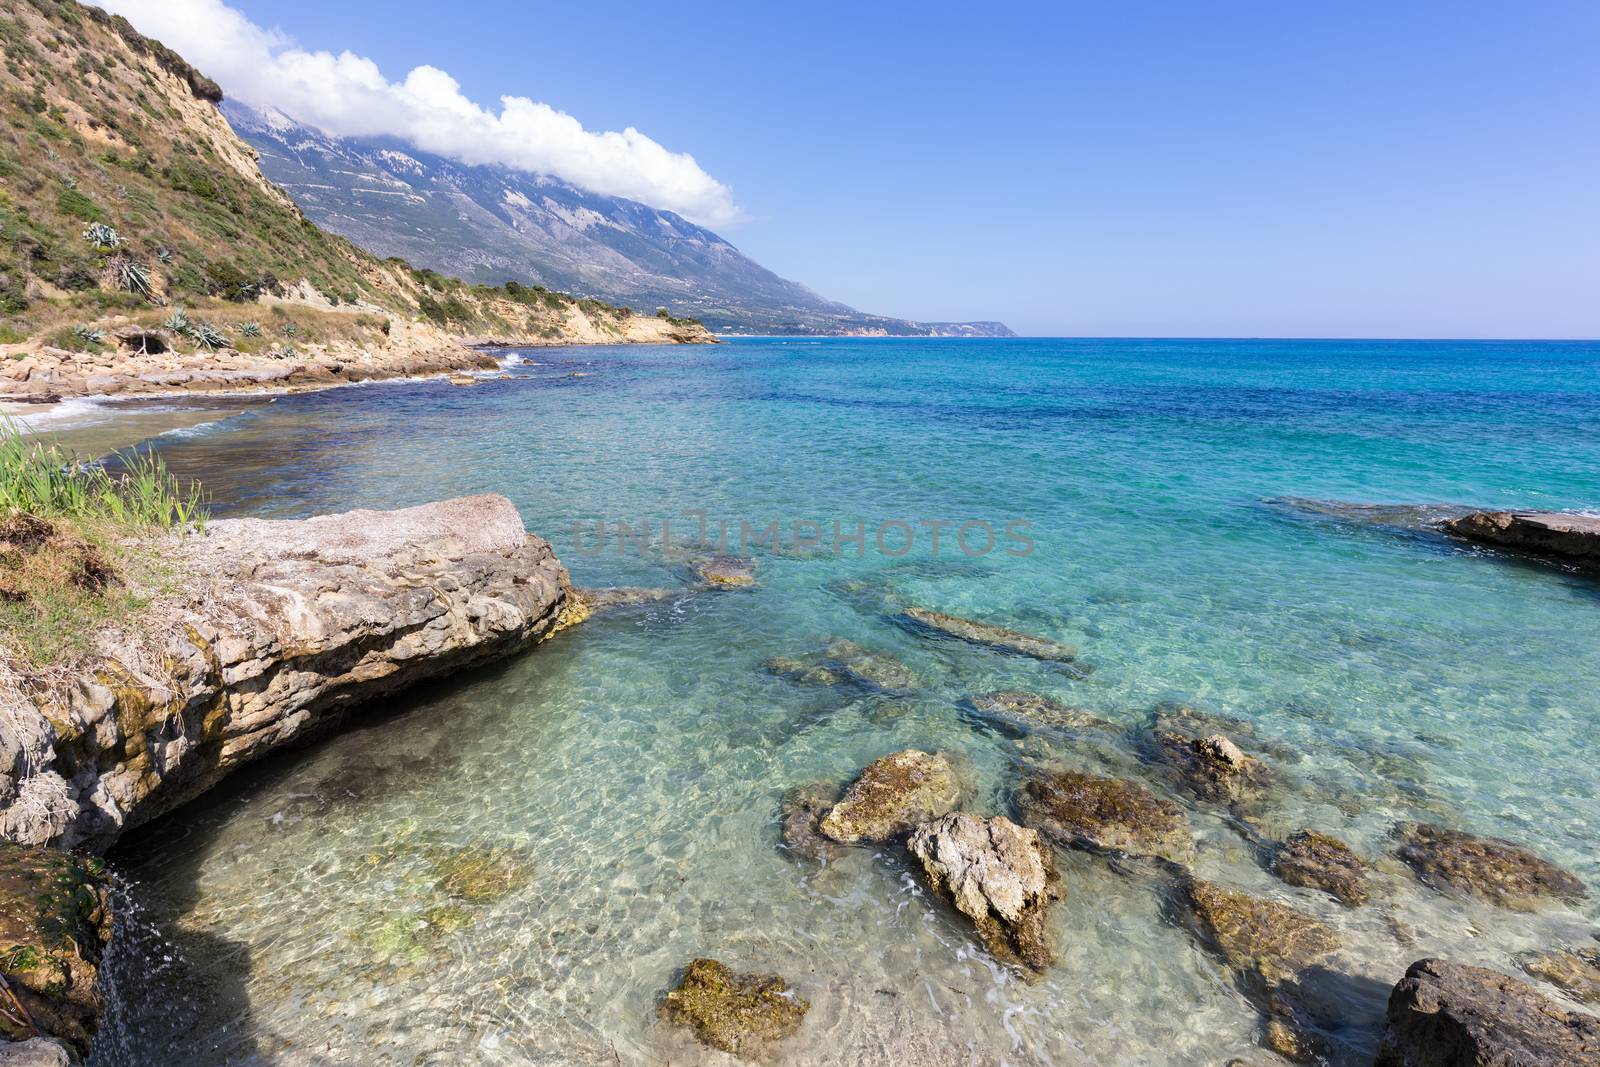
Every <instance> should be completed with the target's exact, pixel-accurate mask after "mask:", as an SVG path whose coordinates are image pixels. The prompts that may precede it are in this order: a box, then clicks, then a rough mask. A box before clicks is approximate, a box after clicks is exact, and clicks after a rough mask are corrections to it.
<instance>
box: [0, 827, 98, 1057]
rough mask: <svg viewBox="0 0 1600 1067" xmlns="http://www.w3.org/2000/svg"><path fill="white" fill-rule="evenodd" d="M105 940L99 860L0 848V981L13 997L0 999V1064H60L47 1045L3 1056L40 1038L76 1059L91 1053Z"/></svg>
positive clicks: (18, 847) (8, 846)
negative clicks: (56, 1043)
mask: <svg viewBox="0 0 1600 1067" xmlns="http://www.w3.org/2000/svg"><path fill="white" fill-rule="evenodd" d="M110 936H111V912H110V908H109V906H108V904H107V883H106V880H105V876H104V874H103V872H102V870H101V868H100V865H99V863H98V862H97V861H95V860H92V859H85V858H83V857H80V856H72V855H68V854H67V853H65V852H60V851H57V850H54V849H40V848H27V847H24V846H21V845H12V844H0V974H3V975H4V978H5V988H6V989H8V990H9V991H10V996H7V995H5V994H4V993H0V1063H3V1062H5V1058H4V1057H5V1056H7V1055H10V1056H11V1057H12V1058H13V1059H14V1061H15V1062H19V1063H26V1062H30V1061H29V1060H28V1059H26V1058H25V1056H32V1057H34V1059H35V1060H36V1061H37V1062H40V1063H50V1062H52V1059H51V1057H54V1059H55V1060H56V1061H59V1060H60V1055H59V1054H58V1053H56V1052H54V1051H52V1049H51V1048H50V1045H51V1041H44V1042H40V1043H38V1044H36V1045H33V1046H31V1047H29V1048H21V1049H19V1048H17V1047H16V1046H15V1045H12V1046H9V1047H10V1050H11V1051H9V1052H8V1051H7V1048H8V1046H7V1044H6V1039H10V1040H11V1041H15V1042H19V1043H22V1042H26V1041H27V1040H28V1039H30V1038H34V1037H35V1036H42V1037H45V1038H49V1039H53V1041H59V1042H61V1044H62V1045H64V1046H65V1047H66V1048H68V1049H71V1050H72V1052H73V1054H74V1055H76V1056H83V1055H85V1054H86V1053H87V1052H88V1049H89V1042H90V1039H91V1038H92V1037H93V1036H94V1031H95V1026H96V1024H97V1022H98V1019H99V1014H100V995H99V993H98V992H97V991H96V989H95V978H96V975H97V974H98V971H99V965H100V953H101V950H102V949H103V948H104V947H105V945H106V943H107V941H108V940H109V939H110ZM11 997H15V998H16V999H15V1001H13V1000H12V999H11ZM19 1008H20V1012H19V1010H18V1009H19ZM23 1013H25V1014H23ZM30 1024H31V1025H30ZM35 1031H37V1034H36V1033H35ZM57 1047H58V1048H59V1047H60V1046H57Z"/></svg>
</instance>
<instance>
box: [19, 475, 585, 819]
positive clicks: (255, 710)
mask: <svg viewBox="0 0 1600 1067" xmlns="http://www.w3.org/2000/svg"><path fill="white" fill-rule="evenodd" d="M147 547H148V548H149V549H150V550H151V551H153V552H156V551H159V553H160V554H161V558H162V560H163V562H165V563H167V564H170V565H171V568H172V571H173V574H172V579H171V580H172V586H173V589H172V590H171V591H170V592H169V593H164V594H163V595H162V596H160V597H158V598H156V599H155V601H154V603H153V604H152V605H151V607H150V609H149V610H148V612H147V614H146V615H145V616H143V617H141V618H139V619H138V625H136V626H129V627H127V628H125V629H121V630H116V631H109V630H108V632H106V633H105V634H102V635H96V637H97V640H96V645H95V651H94V653H93V655H92V656H91V657H89V658H88V659H87V660H86V661H85V662H84V663H83V664H82V665H81V668H80V669H77V670H74V671H73V672H71V673H70V674H66V675H65V676H64V677H63V678H62V679H61V680H59V681H52V680H48V679H47V680H45V682H44V683H43V684H42V686H41V687H40V688H37V689H29V690H28V691H26V692H24V691H22V690H21V689H20V687H18V686H15V685H10V684H7V682H6V680H5V679H4V678H3V677H0V705H3V706H5V707H6V708H7V712H8V715H7V719H8V721H9V722H10V723H12V724H15V725H14V726H13V727H12V728H10V729H6V730H0V767H6V766H12V765H18V766H24V767H28V768H29V770H28V773H27V774H25V775H21V776H11V775H3V774H0V832H3V833H5V834H6V835H8V836H10V837H12V838H14V839H18V840H22V841H25V842H27V843H37V844H43V843H45V842H52V843H56V844H61V845H63V846H69V847H77V846H82V847H89V848H97V849H98V848H106V847H109V846H110V845H111V844H112V843H113V842H114V841H115V840H116V839H117V837H118V836H119V835H120V834H121V833H122V832H123V831H124V830H125V829H128V828H131V827H133V826H137V825H139V824H140V823H144V822H147V821H149V820H150V819H152V818H154V817H155V816H157V815H160V814H161V813H162V812H165V811H168V810H170V809H171V808H173V807H175V806H177V805H178V804H181V803H183V802H184V801H186V800H188V799H190V798H192V797H194V796H195V795H197V794H198V793H200V792H202V791H203V790H205V789H207V788H209V787H210V786H211V785H213V784H215V783H216V782H217V781H218V780H219V779H221V778H222V777H223V776H224V775H226V774H228V773H229V772H230V771H232V770H233V769H235V768H236V767H238V766H240V765H242V764H244V763H247V762H249V761H251V760H254V759H258V758H260V757H261V756H264V755H266V754H267V753H269V752H272V751H275V750H277V749H280V748H283V747H286V746H288V745H291V744H294V743H297V742H300V741H303V740H305V739H306V738H307V737H308V736H310V735H312V734H314V733H315V732H317V731H319V730H325V729H327V728H328V727H330V726H331V725H333V724H334V723H336V722H338V721H339V719H340V717H341V716H342V715H343V714H344V713H345V712H346V711H347V710H348V709H350V708H352V707H354V706H355V705H357V704H359V703H361V702H363V701H368V700H372V699H373V698H376V697H382V696H387V695H389V694H391V693H394V692H396V691H397V690H400V689H404V688H405V687H407V686H409V685H411V684H414V683H416V682H420V681H423V680H426V679H432V678H438V677H442V676H444V675H447V674H450V673H452V672H454V671H459V670H462V669H465V668H468V667H472V666H475V665H477V664H480V663H484V662H488V661H490V660H493V659H497V658H500V657H503V656H507V655H510V654H511V653H513V652H516V651H519V650H522V649H526V648H528V647H530V646H531V645H533V644H534V643H535V642H537V641H539V640H541V639H542V638H544V637H546V636H548V635H549V634H551V633H552V632H554V630H555V629H556V628H557V627H558V625H559V623H560V621H561V619H562V617H563V614H564V612H565V611H566V608H567V606H568V604H569V601H570V591H571V585H570V582H569V580H568V578H567V572H566V569H565V568H564V567H562V566H561V563H560V561H559V560H557V559H556V557H555V554H554V553H553V552H552V551H551V550H550V546H549V545H548V544H546V543H545V542H544V541H542V540H540V539H539V538H537V537H532V536H530V535H529V534H528V533H527V531H526V530H524V528H523V525H522V518H521V516H519V515H518V514H517V509H516V508H515V507H514V506H512V504H511V502H510V501H509V500H507V499H506V498H504V497H500V496H476V497H464V498H462V499H459V500H450V501H444V502H442V503H438V504H425V505H422V506H420V507H414V508H403V509H401V510H398V511H352V512H348V513H345V514H342V515H324V516H320V517H317V518H311V519H301V520H296V521H284V522H279V521H268V520H263V519H224V520H220V521H216V522H212V523H210V524H209V525H208V526H207V527H206V530H205V532H204V533H203V534H198V533H191V534H189V535H188V536H186V537H183V538H182V539H180V538H179V537H178V536H177V535H175V534H174V535H170V536H165V535H164V536H163V537H162V538H161V539H160V540H156V541H153V542H152V543H150V544H149V545H148V546H147ZM13 731H15V732H13ZM18 738H20V739H22V741H23V743H24V744H23V747H24V748H25V749H26V750H27V751H26V755H27V758H26V759H24V760H23V761H22V762H21V763H20V764H19V763H17V759H18V756H17V752H16V739H18ZM38 739H44V741H45V743H44V745H43V747H42V749H41V748H40V746H39V745H37V744H36V743H35V741H36V740H38ZM44 801H48V803H44ZM28 812H32V813H34V816H35V817H29V818H20V817H19V813H22V814H26V813H28ZM40 812H43V813H45V814H46V815H48V816H50V817H49V818H47V819H46V818H39V817H36V816H37V815H38V813H40Z"/></svg>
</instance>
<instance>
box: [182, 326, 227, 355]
mask: <svg viewBox="0 0 1600 1067" xmlns="http://www.w3.org/2000/svg"><path fill="white" fill-rule="evenodd" d="M189 336H190V337H191V338H193V340H194V343H195V344H196V345H198V346H199V347H201V348H203V349H205V350H206V351H207V352H215V351H216V350H217V349H219V348H227V347H228V345H230V344H232V342H231V341H229V340H228V335H227V334H225V333H223V332H222V331H221V330H219V329H217V328H216V327H215V326H213V325H211V324H210V323H209V322H196V323H195V324H194V325H193V326H190V327H189Z"/></svg>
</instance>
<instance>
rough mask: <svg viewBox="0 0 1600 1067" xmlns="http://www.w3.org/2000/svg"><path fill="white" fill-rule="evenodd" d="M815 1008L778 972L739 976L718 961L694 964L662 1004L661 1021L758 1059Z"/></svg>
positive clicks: (703, 1039)
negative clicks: (681, 1027)
mask: <svg viewBox="0 0 1600 1067" xmlns="http://www.w3.org/2000/svg"><path fill="white" fill-rule="evenodd" d="M810 1009H811V1005H810V1004H808V1003H807V1002H806V1001H804V1000H802V999H801V998H800V997H798V996H796V995H795V994H794V993H793V992H791V991H790V989H789V985H788V983H786V982H785V981H784V980H783V979H782V978H779V977H778V976H777V975H775V974H735V973H734V972H733V971H732V970H730V969H728V967H727V966H725V965H724V964H721V963H718V962H717V961H716V960H708V959H698V960H695V961H693V962H692V963H690V964H689V966H688V968H687V969H686V970H685V971H684V973H683V980H682V981H681V982H679V983H678V985H677V987H676V988H674V989H673V990H672V991H670V992H669V993H668V994H667V995H666V997H665V999H663V1000H662V1002H661V1017H662V1018H663V1019H665V1020H667V1021H668V1022H670V1023H673V1024H674V1025H677V1026H686V1027H688V1028H689V1029H691V1030H693V1031H694V1032H695V1036H697V1037H698V1038H699V1039H700V1040H701V1041H703V1042H705V1043H706V1044H707V1045H710V1046H711V1047H712V1048H716V1049H721V1050H722V1051H723V1052H730V1053H732V1054H734V1055H736V1056H744V1057H747V1058H753V1057H755V1056H757V1055H759V1054H760V1053H761V1052H763V1051H764V1050H765V1049H766V1047H767V1046H768V1045H769V1044H771V1043H772V1042H774V1041H781V1040H782V1039H784V1038H786V1037H788V1036H789V1035H791V1034H793V1033H794V1032H795V1031H796V1030H798V1029H800V1021H801V1020H802V1019H804V1018H805V1014H806V1012H807V1011H809V1010H810Z"/></svg>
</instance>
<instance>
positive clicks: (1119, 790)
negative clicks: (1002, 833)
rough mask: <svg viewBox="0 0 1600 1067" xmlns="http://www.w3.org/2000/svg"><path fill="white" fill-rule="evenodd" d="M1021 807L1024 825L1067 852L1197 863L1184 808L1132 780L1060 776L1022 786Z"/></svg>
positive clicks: (1073, 774) (1060, 773)
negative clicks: (1084, 850) (1055, 842)
mask: <svg viewBox="0 0 1600 1067" xmlns="http://www.w3.org/2000/svg"><path fill="white" fill-rule="evenodd" d="M1017 807H1018V809H1019V810H1020V813H1021V816H1022V821H1023V823H1024V824H1025V825H1027V826H1030V827H1032V828H1034V829H1036V830H1038V831H1039V832H1040V833H1042V834H1044V835H1045V836H1047V837H1049V838H1051V839H1053V840H1055V841H1057V842H1059V843H1060V844H1062V845H1065V846H1067V847H1069V848H1087V849H1093V850H1095V851H1100V852H1118V853H1125V854H1127V855H1130V856H1155V857H1158V858H1161V859H1165V860H1170V861H1172V862H1173V863H1177V864H1182V865H1184V866H1187V865H1189V864H1191V863H1193V862H1194V839H1193V838H1192V837H1191V836H1190V835H1189V820H1188V819H1187V818H1186V817H1185V816H1184V813H1183V809H1182V808H1180V807H1179V806H1178V805H1177V804H1174V803H1173V802H1172V801H1170V800H1163V799H1161V798H1160V797H1158V796H1156V795H1155V794H1154V793H1152V792H1150V790H1148V789H1146V788H1145V787H1144V786H1142V785H1140V784H1139V783H1138V782H1135V781H1132V780H1131V779H1127V778H1103V777H1100V776H1099V775H1094V774H1084V773H1081V772H1078V771H1057V772H1054V773H1050V774H1045V775H1042V776H1040V777H1036V778H1031V779H1029V780H1028V781H1026V782H1024V783H1023V786H1022V791H1021V793H1020V795H1019V796H1018V798H1017Z"/></svg>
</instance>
